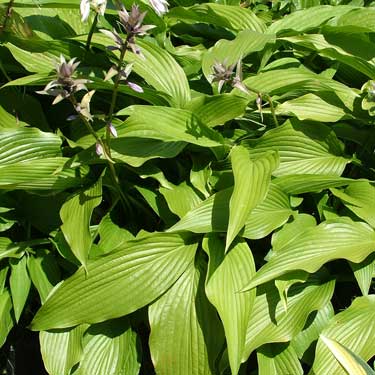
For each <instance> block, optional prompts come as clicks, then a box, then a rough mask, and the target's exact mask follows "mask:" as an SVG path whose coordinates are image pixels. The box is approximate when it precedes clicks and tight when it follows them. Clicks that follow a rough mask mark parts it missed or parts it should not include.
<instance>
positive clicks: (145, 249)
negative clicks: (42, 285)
mask: <svg viewBox="0 0 375 375" xmlns="http://www.w3.org/2000/svg"><path fill="white" fill-rule="evenodd" d="M196 248H197V244H195V243H193V244H188V243H185V241H184V239H183V238H182V237H180V236H178V235H174V234H154V235H149V236H146V237H144V238H141V239H139V240H135V241H130V242H127V243H126V244H124V245H123V247H121V248H119V249H118V251H116V252H114V253H111V254H109V255H106V256H103V257H101V258H99V259H97V260H93V261H88V263H87V270H85V269H83V268H80V269H79V270H78V271H77V272H76V273H75V274H74V275H73V276H71V277H70V278H68V279H67V280H65V281H64V282H63V283H62V284H61V285H59V286H58V287H57V289H56V290H54V292H53V293H52V294H51V295H50V297H49V298H48V300H47V301H46V302H45V304H44V305H43V306H42V307H41V309H40V310H39V311H38V313H37V314H36V316H35V318H34V321H33V323H32V328H33V329H35V330H46V329H52V328H65V327H72V326H75V325H78V324H81V323H97V322H102V321H105V320H108V319H112V318H117V317H120V316H123V315H126V314H129V313H130V312H133V311H135V310H137V309H139V308H140V307H142V306H145V305H147V304H149V303H151V302H152V301H154V300H155V299H156V298H157V297H159V296H160V295H161V294H163V293H164V292H165V291H166V290H167V289H168V288H170V287H171V285H173V284H174V283H175V282H176V280H177V279H178V278H179V277H180V276H181V274H182V273H183V272H184V271H185V269H186V268H187V267H188V266H189V264H191V262H192V260H193V258H194V255H195V251H196Z"/></svg>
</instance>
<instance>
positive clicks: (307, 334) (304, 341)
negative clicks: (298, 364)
mask: <svg viewBox="0 0 375 375" xmlns="http://www.w3.org/2000/svg"><path fill="white" fill-rule="evenodd" d="M334 315H335V311H334V310H333V306H332V303H328V304H327V305H325V306H324V307H323V308H321V309H319V310H318V311H317V312H316V313H315V314H314V315H310V317H309V319H308V321H307V323H306V326H305V327H304V328H303V330H302V331H301V332H300V333H298V335H297V336H295V337H294V338H293V340H292V341H291V343H290V345H291V346H292V347H293V348H294V350H295V351H296V353H297V355H298V357H299V358H302V357H303V356H304V354H305V352H306V350H308V348H309V347H310V345H311V344H312V343H313V342H314V341H316V340H318V338H319V335H320V333H321V332H322V331H323V329H324V328H325V327H327V325H328V324H329V321H330V320H331V318H332V317H333V316H334Z"/></svg>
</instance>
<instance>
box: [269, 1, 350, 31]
mask: <svg viewBox="0 0 375 375" xmlns="http://www.w3.org/2000/svg"><path fill="white" fill-rule="evenodd" d="M353 9H355V7H353V6H349V5H340V6H338V7H336V6H330V5H320V6H316V7H314V8H313V9H304V10H300V11H298V12H294V13H292V14H289V15H288V16H286V17H283V18H281V19H280V20H278V21H277V22H274V23H273V24H272V25H271V26H270V27H269V28H268V29H267V32H270V33H282V32H283V31H284V32H288V31H290V30H294V31H299V32H301V31H302V32H303V31H308V30H309V29H314V28H317V27H319V26H320V25H322V24H323V23H325V22H327V21H328V20H329V19H330V18H333V17H337V16H341V15H343V14H345V13H348V12H350V11H351V10H353Z"/></svg>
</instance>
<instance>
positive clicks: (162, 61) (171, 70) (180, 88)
mask: <svg viewBox="0 0 375 375" xmlns="http://www.w3.org/2000/svg"><path fill="white" fill-rule="evenodd" d="M137 45H139V46H140V47H141V51H142V54H143V55H144V58H142V57H140V56H136V55H134V54H132V55H129V54H127V57H126V59H129V61H134V62H135V64H134V67H133V70H134V72H136V73H137V74H138V75H140V76H141V77H142V78H144V79H145V80H146V82H147V83H148V84H149V85H151V86H153V87H154V88H155V89H156V90H158V91H161V92H163V93H165V94H168V95H169V96H170V100H169V104H170V105H171V106H173V107H179V108H183V107H184V106H185V105H186V104H187V103H188V102H189V101H190V88H189V83H188V80H187V78H186V75H185V72H184V71H183V69H182V68H181V66H180V65H178V63H177V62H176V60H175V59H174V58H173V57H172V56H171V55H170V54H169V53H168V52H167V51H165V50H163V49H162V48H160V47H158V46H157V45H155V44H154V43H150V42H146V41H145V40H141V39H138V40H137Z"/></svg>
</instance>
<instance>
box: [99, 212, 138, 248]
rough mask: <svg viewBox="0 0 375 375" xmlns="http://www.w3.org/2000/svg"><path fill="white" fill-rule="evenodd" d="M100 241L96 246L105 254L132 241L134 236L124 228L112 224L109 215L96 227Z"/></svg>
mask: <svg viewBox="0 0 375 375" xmlns="http://www.w3.org/2000/svg"><path fill="white" fill-rule="evenodd" d="M98 233H99V236H100V241H99V243H98V245H99V246H100V247H101V248H102V249H103V250H104V252H105V253H107V252H111V251H114V250H115V249H116V248H117V247H120V246H122V245H123V244H124V243H125V242H127V241H130V240H133V239H134V236H133V235H132V234H131V233H130V232H128V231H127V230H126V229H124V228H120V227H119V226H117V225H116V224H115V223H113V221H112V219H111V216H110V214H107V215H105V216H104V217H103V218H102V220H101V222H100V224H99V227H98Z"/></svg>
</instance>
